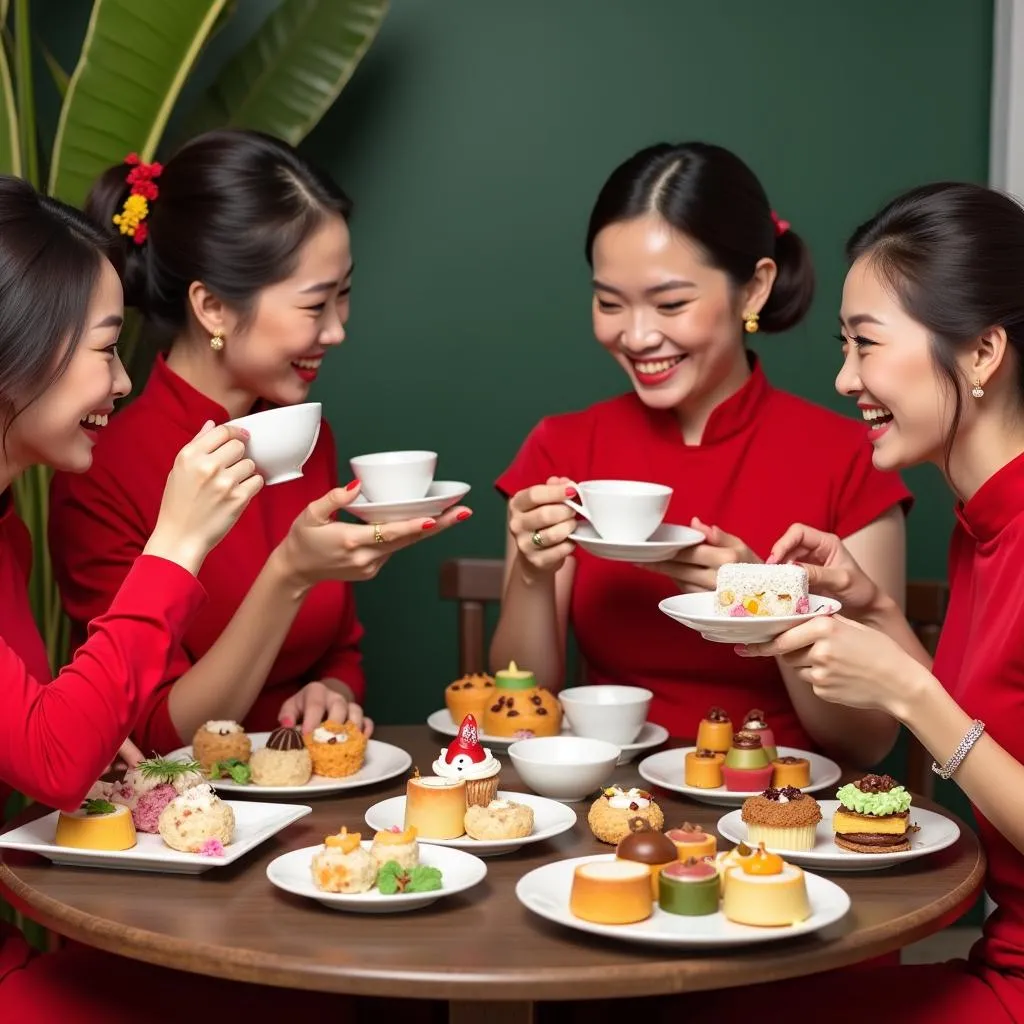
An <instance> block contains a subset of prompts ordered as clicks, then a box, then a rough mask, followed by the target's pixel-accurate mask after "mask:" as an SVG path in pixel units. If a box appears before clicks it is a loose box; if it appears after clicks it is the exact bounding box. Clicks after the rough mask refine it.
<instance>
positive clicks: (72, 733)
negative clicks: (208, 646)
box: [0, 555, 204, 810]
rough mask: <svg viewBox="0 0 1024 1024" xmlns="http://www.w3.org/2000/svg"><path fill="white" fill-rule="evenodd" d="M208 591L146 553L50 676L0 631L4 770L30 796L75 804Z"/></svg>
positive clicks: (0, 763) (0, 764) (161, 673)
mask: <svg viewBox="0 0 1024 1024" xmlns="http://www.w3.org/2000/svg"><path fill="white" fill-rule="evenodd" d="M13 596H14V595H10V594H5V595H4V597H5V598H6V599H8V600H10V599H11V598H12V597H13ZM203 596H204V595H203V588H202V587H201V586H200V584H199V582H198V581H197V580H196V578H195V577H194V576H192V575H191V574H190V573H188V572H186V571H185V570H184V569H182V568H181V567H180V566H178V565H176V564H174V563H173V562H168V561H165V560H164V559H161V558H154V557H150V556H145V555H144V556H142V557H140V558H139V559H138V561H137V562H136V563H135V565H134V566H133V567H132V569H131V570H130V571H129V573H128V575H127V577H126V578H125V581H124V583H123V585H122V586H121V588H120V590H119V591H118V592H117V595H116V596H115V598H114V600H113V603H112V604H111V606H110V609H109V611H108V612H107V613H106V614H105V615H102V616H100V617H99V618H98V619H96V620H95V621H93V622H92V623H91V625H90V627H89V636H88V639H87V640H86V642H85V643H84V644H83V645H82V646H81V647H80V648H79V649H78V652H77V654H76V655H75V657H74V659H73V661H72V662H71V664H70V665H68V666H67V667H66V668H65V669H64V670H63V671H62V672H61V673H60V674H59V675H58V676H57V677H56V679H54V680H53V681H52V682H47V681H46V680H45V679H39V678H37V676H34V675H33V674H32V672H31V670H30V669H29V667H28V665H27V664H26V662H25V661H24V660H23V658H22V657H21V655H20V654H19V653H18V650H17V649H16V645H17V638H16V637H8V636H6V635H4V636H3V637H0V680H2V684H0V778H3V780H4V782H6V783H9V784H10V785H13V786H14V787H15V788H16V789H19V790H20V791H21V792H23V793H25V794H27V795H28V796H30V797H32V798H33V799H36V800H39V801H42V802H44V803H46V804H49V805H51V806H54V807H57V808H60V809H62V810H73V809H74V808H76V807H77V806H78V805H79V804H80V803H81V801H82V799H83V797H84V796H85V794H86V792H87V791H88V789H89V787H90V786H91V785H92V784H93V782H95V781H96V779H97V778H99V776H100V775H101V774H102V773H103V772H104V771H105V770H106V768H107V766H108V765H109V764H110V762H111V761H112V760H113V758H114V756H115V754H116V753H117V749H118V747H119V746H120V745H121V744H122V743H123V742H124V740H125V738H126V737H127V736H128V734H129V732H130V731H131V728H132V725H133V724H134V722H135V719H136V717H137V715H138V713H139V710H140V708H141V707H142V704H143V702H144V701H145V700H147V699H148V698H149V696H150V695H151V694H152V692H153V691H154V689H155V688H156V687H157V686H158V685H159V684H160V682H161V681H162V680H163V679H164V677H165V675H166V672H167V666H168V662H169V660H170V657H171V654H172V652H173V651H174V650H175V648H176V647H177V646H178V643H179V642H180V637H181V635H182V633H183V632H184V630H185V628H186V626H187V625H188V623H189V622H190V620H191V619H192V616H193V615H194V614H195V612H196V611H197V610H198V608H199V606H200V605H201V603H202V601H203ZM21 601H22V602H23V603H27V597H26V595H25V594H24V592H22V594H21Z"/></svg>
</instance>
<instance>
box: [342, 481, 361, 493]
mask: <svg viewBox="0 0 1024 1024" xmlns="http://www.w3.org/2000/svg"><path fill="white" fill-rule="evenodd" d="M358 486H359V481H358V480H350V481H349V482H348V483H347V484H345V490H346V491H354V490H355V489H356V488H357V487H358Z"/></svg>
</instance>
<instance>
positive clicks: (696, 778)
mask: <svg viewBox="0 0 1024 1024" xmlns="http://www.w3.org/2000/svg"><path fill="white" fill-rule="evenodd" d="M724 762H725V754H721V753H719V752H718V751H717V750H701V749H697V750H691V751H690V752H689V753H688V754H687V755H686V758H685V768H684V772H683V778H684V780H685V782H686V784H687V785H688V786H693V788H694V789H719V788H720V787H721V785H722V764H723V763H724Z"/></svg>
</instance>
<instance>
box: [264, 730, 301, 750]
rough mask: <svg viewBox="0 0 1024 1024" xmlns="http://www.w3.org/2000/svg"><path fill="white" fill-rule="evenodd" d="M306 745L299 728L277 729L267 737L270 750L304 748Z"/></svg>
mask: <svg viewBox="0 0 1024 1024" xmlns="http://www.w3.org/2000/svg"><path fill="white" fill-rule="evenodd" d="M305 745H306V744H305V743H303V742H302V734H301V733H300V732H299V730H298V729H284V728H282V729H275V730H274V731H273V732H272V733H271V734H270V735H269V736H268V737H267V749H268V750H302V749H303V748H304V747H305Z"/></svg>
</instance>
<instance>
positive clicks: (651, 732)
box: [427, 708, 668, 764]
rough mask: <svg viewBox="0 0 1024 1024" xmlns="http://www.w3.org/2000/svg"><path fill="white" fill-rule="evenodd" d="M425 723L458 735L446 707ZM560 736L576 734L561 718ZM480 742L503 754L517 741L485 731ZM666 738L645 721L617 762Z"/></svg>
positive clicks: (662, 731)
mask: <svg viewBox="0 0 1024 1024" xmlns="http://www.w3.org/2000/svg"><path fill="white" fill-rule="evenodd" d="M427 725H429V726H430V728H431V729H433V730H434V731H435V732H439V733H441V735H442V736H458V734H459V727H458V724H457V723H456V722H455V720H454V719H453V718H452V716H451V712H450V711H449V710H448V709H447V708H441V710H440V711H435V712H434V713H433V714H432V715H430V716H429V717H428V718H427ZM560 735H562V736H575V735H576V734H575V733H574V732H573V731H572V729H570V728H569V724H568V722H566V720H565V719H564V718H563V719H562V731H561V733H560ZM479 738H480V742H481V743H482V744H483V745H484V746H485V747H489V748H490V749H491V750H492V751H493V752H495V753H499V754H503V753H504V752H505V751H506V750H508V748H509V747H510V746H511V745H512V744H513V743H516V742H518V740H517V738H516V737H515V736H491V735H488V734H487V733H480V736H479ZM667 739H668V729H666V728H665V727H664V726H663V725H655V724H654V723H653V722H645V723H644V727H643V728H642V729H641V730H640V735H639V736H637V738H636V739H635V740H634V741H633V742H632V743H627V744H625V745H623V746H619V744H616V746H619V749H620V750H621V751H622V753H621V755H620V756H619V760H618V763H619V764H629V762H630V761H632V760H633V758H635V757H636V756H637V754H639V753H640V752H641V751H644V750H651V749H652V748H654V747H658V746H661V744H662V743H664V742H665V740H667Z"/></svg>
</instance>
